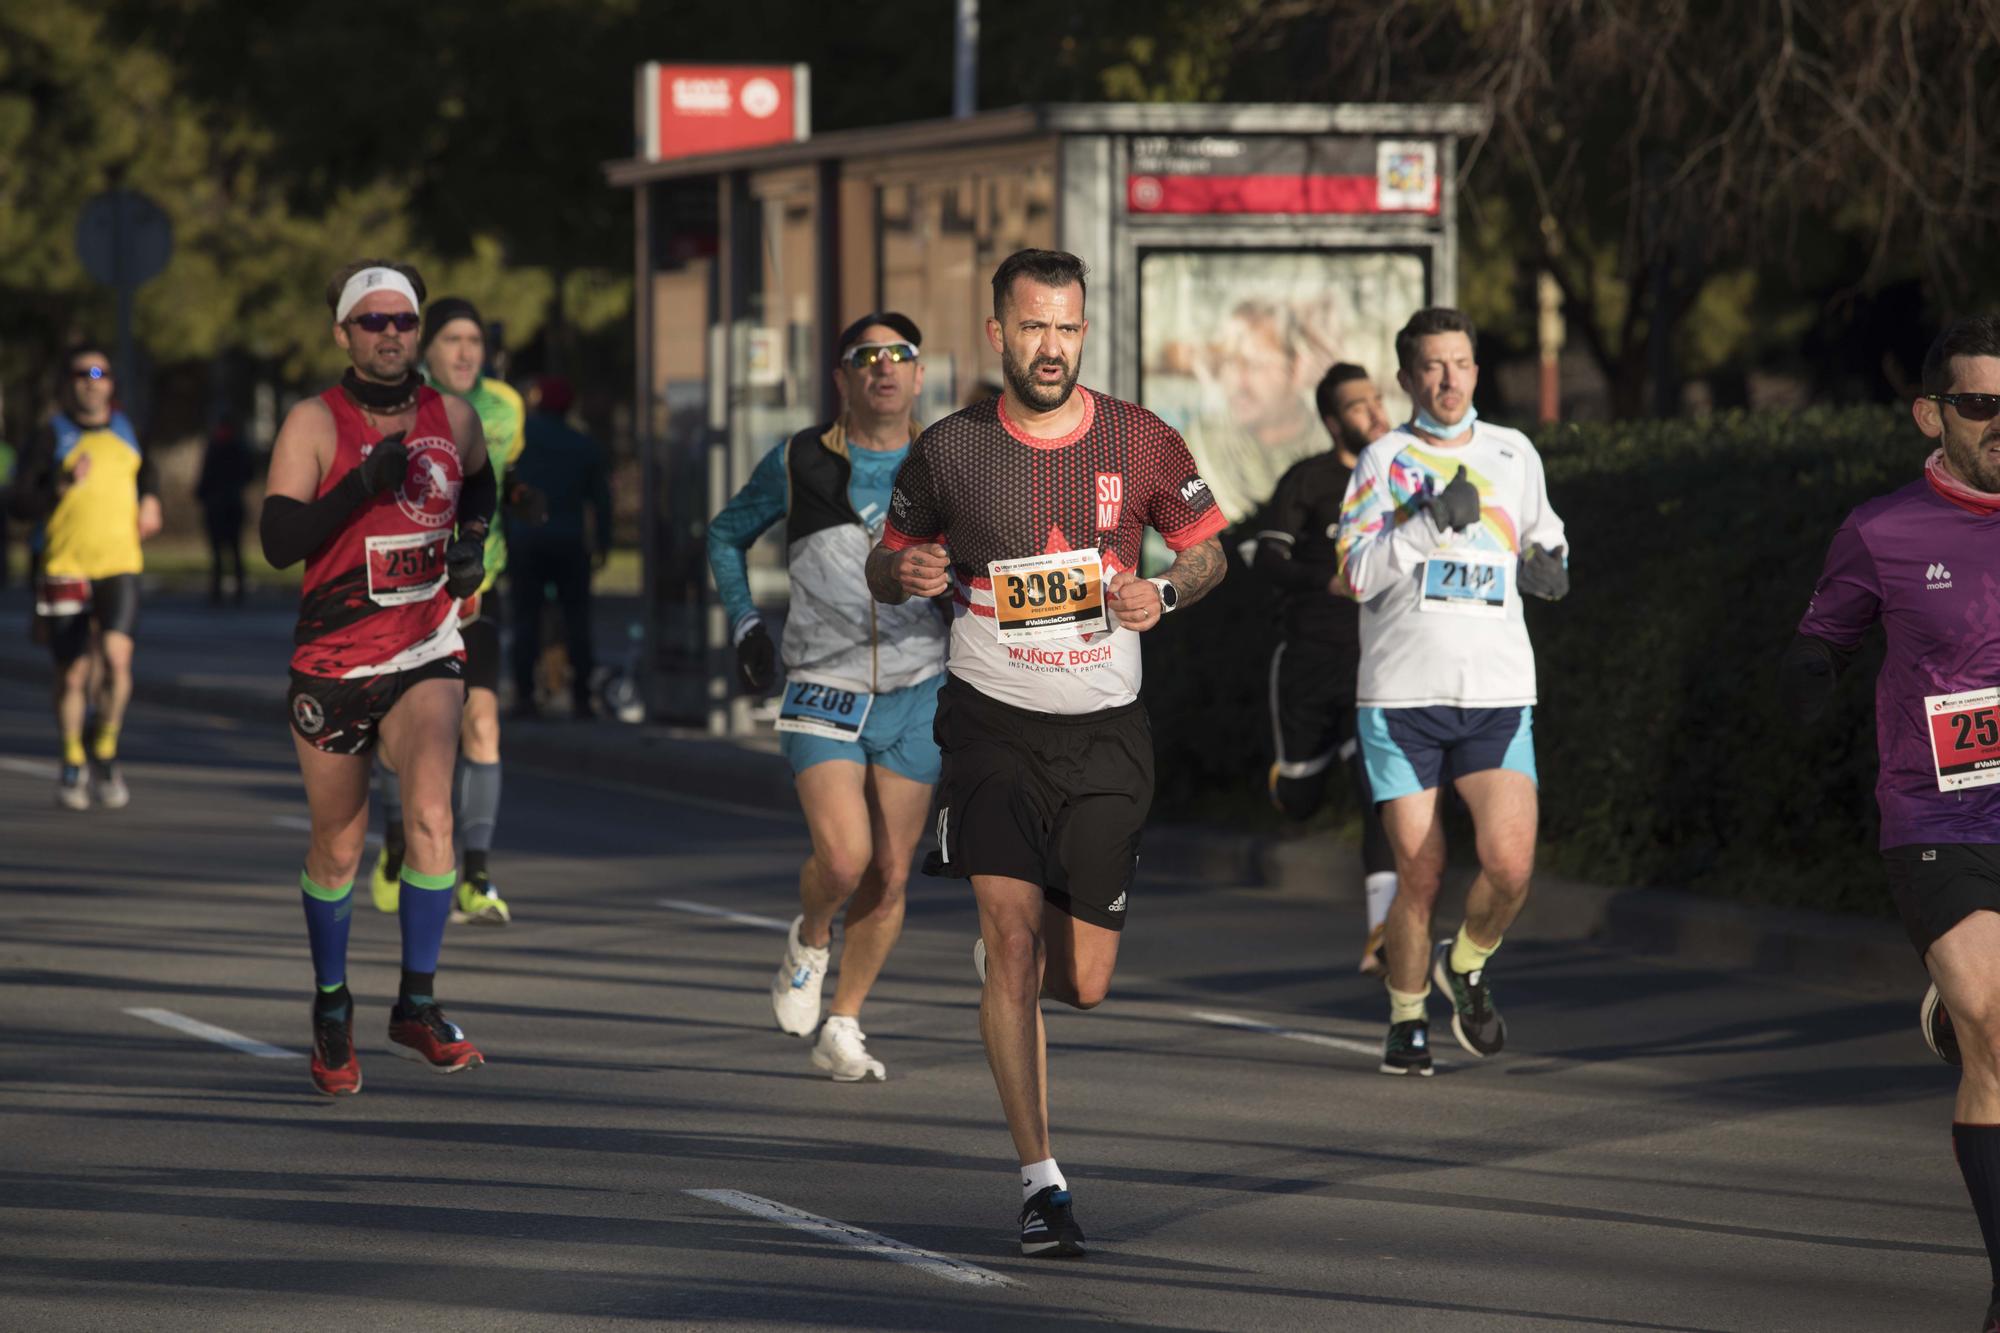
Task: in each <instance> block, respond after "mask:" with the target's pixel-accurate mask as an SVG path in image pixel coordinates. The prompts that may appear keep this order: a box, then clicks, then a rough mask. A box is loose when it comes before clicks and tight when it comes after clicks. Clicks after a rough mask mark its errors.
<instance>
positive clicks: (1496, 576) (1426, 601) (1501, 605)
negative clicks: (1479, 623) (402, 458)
mask: <svg viewBox="0 0 2000 1333" xmlns="http://www.w3.org/2000/svg"><path fill="white" fill-rule="evenodd" d="M1513 572H1514V557H1513V556H1512V555H1510V554H1508V553H1507V552H1505V551H1451V552H1446V553H1441V554H1438V555H1434V556H1432V557H1431V558H1430V559H1428V560H1426V561H1424V596H1423V600H1422V601H1421V602H1419V603H1418V604H1417V605H1418V609H1419V610H1423V611H1433V612H1439V613H1442V614H1444V615H1451V616H1504V615H1506V614H1507V580H1508V579H1509V578H1510V577H1512V575H1513Z"/></svg>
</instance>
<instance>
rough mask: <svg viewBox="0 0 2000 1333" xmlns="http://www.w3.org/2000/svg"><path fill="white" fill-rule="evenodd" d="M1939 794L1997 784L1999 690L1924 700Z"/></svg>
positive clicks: (1999, 770) (1999, 778)
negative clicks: (1940, 792)
mask: <svg viewBox="0 0 2000 1333" xmlns="http://www.w3.org/2000/svg"><path fill="white" fill-rule="evenodd" d="M1924 717H1925V719H1926V720H1927V721H1928V722H1929V723H1930V729H1931V761H1932V763H1933V764H1934V765H1935V766H1936V768H1937V785H1938V790H1939V791H1963V790H1964V789H1965V788H1967V787H1987V786H1991V785H1992V784H1993V783H1996V782H2000V689H1986V690H1968V691H1967V692H1965V693H1964V694H1933V695H1931V696H1929V697H1928V698H1926V699H1925V700H1924Z"/></svg>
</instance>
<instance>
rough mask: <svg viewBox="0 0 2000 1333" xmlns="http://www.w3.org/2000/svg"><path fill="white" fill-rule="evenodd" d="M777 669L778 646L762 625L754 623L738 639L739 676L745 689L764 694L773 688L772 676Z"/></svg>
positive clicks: (737, 671)
mask: <svg viewBox="0 0 2000 1333" xmlns="http://www.w3.org/2000/svg"><path fill="white" fill-rule="evenodd" d="M777 671H778V646H777V645H776V644H774V643H772V642H771V635H770V633H769V632H768V631H767V630H765V628H764V627H763V626H762V625H752V626H751V627H750V629H749V630H748V632H746V633H745V634H744V636H743V637H742V638H740V639H738V640H737V641H736V675H737V678H738V679H740V680H741V681H742V682H743V688H744V689H746V690H748V691H750V692H751V693H752V694H762V693H763V692H764V691H765V690H768V689H770V688H771V678H772V677H773V676H774V675H776V674H777Z"/></svg>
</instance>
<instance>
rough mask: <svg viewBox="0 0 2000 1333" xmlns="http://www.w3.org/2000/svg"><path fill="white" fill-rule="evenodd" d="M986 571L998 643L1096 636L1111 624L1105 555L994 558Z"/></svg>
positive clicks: (1092, 552) (1080, 553)
mask: <svg viewBox="0 0 2000 1333" xmlns="http://www.w3.org/2000/svg"><path fill="white" fill-rule="evenodd" d="M986 572H987V574H988V576H989V577H991V579H992V580H993V619H994V622H995V623H996V624H997V625H998V626H999V627H1000V642H1002V643H1028V642H1031V641H1032V640H1035V639H1048V638H1054V637H1056V636H1058V635H1061V636H1064V637H1068V636H1072V635H1084V634H1100V633H1103V632H1104V631H1105V630H1106V629H1108V628H1110V621H1109V619H1108V618H1107V617H1106V615H1105V611H1104V557H1103V555H1102V554H1101V553H1100V552H1098V551H1096V550H1089V551H1062V552H1059V553H1057V554H1054V555H1028V556H1022V557H1021V558H1020V559H1019V560H995V561H993V562H992V563H991V564H989V565H988V566H987V567H986Z"/></svg>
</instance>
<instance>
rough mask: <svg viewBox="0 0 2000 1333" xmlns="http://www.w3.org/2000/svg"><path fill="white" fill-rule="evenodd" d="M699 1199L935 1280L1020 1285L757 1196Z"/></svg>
mask: <svg viewBox="0 0 2000 1333" xmlns="http://www.w3.org/2000/svg"><path fill="white" fill-rule="evenodd" d="M684 1192H685V1193H688V1194H692V1195H693V1196H694V1197H695V1198H697V1199H707V1200H708V1201H709V1202H710V1203H719V1204H721V1205H723V1206H724V1207H725V1208H734V1209H736V1210H737V1211H738V1212H743V1213H749V1214H750V1215H751V1216H752V1217H761V1218H764V1219H765V1220H767V1221H771V1222H777V1223H780V1224H781V1225H784V1226H788V1227H792V1228H794V1229H796V1230H799V1231H804V1232H807V1233H809V1234H811V1235H814V1236H817V1237H819V1238H820V1239H821V1240H830V1241H834V1242H836V1243H838V1244H841V1245H852V1246H853V1247H854V1248H855V1249H857V1250H860V1251H862V1252H864V1253H866V1254H872V1255H875V1256H877V1257H878V1258H882V1259H889V1260H892V1261H894V1262H896V1263H899V1264H908V1265H910V1267H912V1268H920V1269H922V1270H923V1271H924V1272H926V1273H929V1274H931V1275H932V1276H934V1277H941V1278H943V1279H944V1280H945V1281H947V1282H962V1283H964V1284H965V1285H966V1286H970V1287H1013V1286H1018V1285H1019V1284H1018V1283H1016V1282H1015V1281H1014V1280H1013V1279H1012V1278H1008V1277H1002V1276H1001V1275H1000V1274H998V1273H995V1272H993V1271H992V1270H991V1269H986V1268H981V1267H979V1266H978V1265H976V1264H968V1263H965V1262H963V1261H962V1260H958V1259H951V1258H947V1257H946V1256H944V1255H942V1254H933V1253H932V1252H931V1251H929V1250H920V1249H918V1248H917V1247H916V1246H914V1245H906V1244H904V1243H903V1242H902V1241H900V1240H896V1239H894V1238H892V1237H889V1236H884V1235H880V1234H878V1233H876V1232H873V1231H863V1230H862V1229H861V1228H860V1227H852V1226H849V1225H848V1224H847V1223H845V1222H836V1221H834V1220H833V1219H832V1218H830V1217H820V1216H817V1215H815V1214H813V1213H807V1212H801V1211H800V1210H798V1209H797V1208H793V1207H790V1206H789V1205H786V1204H782V1203H778V1202H775V1201H774V1200H771V1199H766V1198H763V1197H761V1196H759V1195H756V1194H745V1193H743V1192H742V1191H741V1190H687V1191H684Z"/></svg>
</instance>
